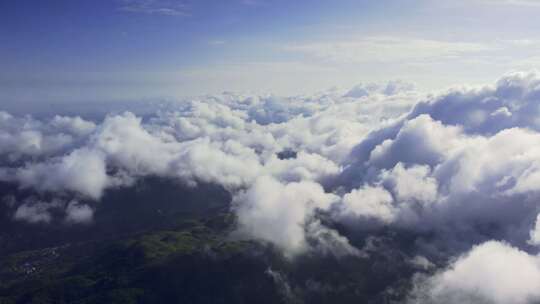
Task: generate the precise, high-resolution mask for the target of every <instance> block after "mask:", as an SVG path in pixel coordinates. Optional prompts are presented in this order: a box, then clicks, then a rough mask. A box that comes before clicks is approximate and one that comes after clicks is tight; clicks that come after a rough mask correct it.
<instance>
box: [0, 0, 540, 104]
mask: <svg viewBox="0 0 540 304" xmlns="http://www.w3.org/2000/svg"><path fill="white" fill-rule="evenodd" d="M539 13H540V1H535V0H467V1H459V0H457V1H450V0H448V1H447V0H431V1H426V0H417V1H413V0H382V1H363V0H357V1H353V0H335V1H330V0H311V1H304V0H297V1H286V0H275V1H272V0H221V1H218V0H213V1H212V0H92V1H90V0H47V1H43V0H5V1H1V2H0V20H1V21H0V65H1V67H2V68H1V70H0V102H2V101H27V100H30V101H40V100H44V101H54V100H65V101H71V100H73V101H94V100H116V99H123V100H126V99H141V98H157V97H176V96H186V95H198V94H205V93H217V92H221V91H225V90H231V91H249V92H255V93H276V94H282V95H283V94H303V93H311V92H315V91H321V90H324V89H327V88H330V87H333V86H341V87H350V86H352V85H355V84H357V83H360V82H380V81H386V80H392V79H403V80H407V81H411V82H415V83H416V84H417V86H418V87H420V88H423V89H426V90H432V89H440V88H445V87H448V86H451V85H453V84H480V83H489V82H492V81H493V80H495V79H497V78H498V77H500V76H501V74H503V73H505V72H509V71H512V70H523V69H527V70H529V69H534V68H536V67H538V66H539V65H540V55H537V54H539V53H538V51H540V22H539V19H538V18H537V16H538V14H539Z"/></svg>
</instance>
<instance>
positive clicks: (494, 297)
mask: <svg viewBox="0 0 540 304" xmlns="http://www.w3.org/2000/svg"><path fill="white" fill-rule="evenodd" d="M420 281H421V282H420V283H419V285H418V286H417V287H416V289H415V291H414V293H413V295H412V297H411V301H410V302H411V303H434V302H437V303H494V304H498V303H501V304H502V303H516V304H526V303H537V302H538V300H540V290H539V289H538V286H539V284H540V257H538V256H536V255H530V254H528V253H526V252H524V251H522V250H519V249H518V248H515V247H512V246H510V245H508V244H507V243H504V242H497V241H489V242H486V243H483V244H480V245H477V246H475V247H473V248H472V249H471V250H470V251H469V252H468V253H466V254H464V255H463V256H461V257H459V258H458V259H457V260H456V261H455V262H453V263H452V265H450V266H449V267H448V268H447V269H445V270H443V271H441V272H439V273H437V274H435V275H434V276H432V277H429V278H428V279H426V280H424V281H422V280H420Z"/></svg>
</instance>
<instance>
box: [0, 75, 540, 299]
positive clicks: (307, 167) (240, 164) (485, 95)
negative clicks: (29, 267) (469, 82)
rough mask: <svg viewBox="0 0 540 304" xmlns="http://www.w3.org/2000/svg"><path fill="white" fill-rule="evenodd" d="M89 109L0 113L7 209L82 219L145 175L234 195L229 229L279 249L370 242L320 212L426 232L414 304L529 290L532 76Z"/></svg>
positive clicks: (533, 224) (292, 251)
mask: <svg viewBox="0 0 540 304" xmlns="http://www.w3.org/2000/svg"><path fill="white" fill-rule="evenodd" d="M29 114H32V113H29ZM85 114H88V113H81V114H80V116H74V115H71V114H70V115H65V114H64V113H58V114H57V115H55V116H52V117H45V118H44V117H37V115H33V116H31V115H13V114H10V113H9V112H7V111H2V112H0V181H2V182H5V183H12V184H15V185H17V186H18V187H19V188H20V189H27V190H31V191H35V192H36V193H37V195H36V196H33V197H32V198H31V199H27V200H24V201H20V202H19V201H16V198H14V197H13V196H5V197H3V198H1V199H2V201H3V203H5V204H9V205H11V206H14V208H15V211H14V213H13V220H16V221H24V222H28V223H40V224H43V223H48V222H51V220H52V218H53V217H54V216H57V215H58V214H62V216H64V217H65V218H64V219H63V220H64V221H65V222H67V223H70V224H91V223H92V217H93V213H94V212H95V209H96V208H98V202H99V201H100V198H101V197H102V196H103V195H104V194H105V193H106V191H108V190H109V189H113V188H119V187H129V186H130V185H133V184H134V182H135V181H137V180H138V179H140V178H143V177H147V176H158V177H163V178H171V179H175V180H178V181H179V182H182V183H185V184H187V185H190V186H193V187H197V184H198V183H212V184H218V185H220V186H222V187H224V188H225V189H227V190H228V191H229V192H230V193H231V194H232V197H233V199H232V202H231V204H230V205H231V210H232V211H233V212H234V213H235V214H236V215H237V224H238V228H237V230H236V231H235V235H237V236H239V237H245V238H250V239H256V240H259V241H262V242H266V243H269V244H272V245H273V246H276V247H277V248H279V249H281V250H282V251H283V253H284V254H285V255H286V256H287V257H289V258H290V259H294V258H295V257H296V256H299V255H301V254H306V253H309V252H322V253H324V254H333V255H336V256H343V255H358V256H362V255H363V254H366V253H365V250H364V249H363V248H356V247H355V246H353V245H351V243H350V242H349V240H348V239H347V237H346V236H344V235H342V234H340V232H339V231H338V230H337V229H336V228H335V227H333V226H335V225H329V223H333V224H338V225H340V226H342V227H346V228H347V229H348V230H349V231H362V232H363V233H369V232H370V231H377V230H380V229H393V230H395V231H406V232H408V233H413V234H418V235H426V236H427V235H429V241H427V239H428V238H426V241H422V238H421V237H419V238H418V239H417V241H416V242H417V243H416V244H415V246H416V248H417V249H416V250H417V253H418V256H416V257H415V259H414V261H413V262H415V263H418V264H421V265H424V266H425V268H429V267H433V265H434V264H433V263H432V262H435V260H437V259H438V258H441V256H443V257H444V260H445V261H446V262H445V264H444V266H442V267H440V268H439V269H438V270H436V271H432V272H429V273H419V274H418V275H417V276H415V279H414V288H413V290H412V291H411V294H410V296H409V298H410V299H409V301H410V302H411V303H431V302H433V301H435V300H436V302H437V303H445V302H447V303H458V302H459V303H478V302H481V303H484V302H486V303H516V304H520V303H530V302H534V301H540V289H539V288H538V286H540V256H539V255H538V249H537V246H539V245H540V217H539V213H540V208H539V207H540V204H539V203H538V201H539V199H540V75H537V74H535V73H516V74H511V75H507V76H504V77H502V78H501V79H500V80H499V81H497V82H496V84H495V85H489V86H485V87H480V88H466V87H465V88H455V89H451V90H448V91H445V92H442V93H438V94H433V95H424V94H421V93H419V92H417V91H416V90H415V89H414V87H413V86H411V85H409V84H407V83H403V82H398V81H396V82H390V83H388V84H386V85H359V86H357V87H355V88H353V89H351V90H350V91H348V92H340V91H338V90H333V91H328V92H324V93H320V94H316V95H313V96H296V97H287V98H281V97H275V96H255V95H240V94H232V93H223V94H221V95H217V96H204V97H200V98H193V99H189V100H184V101H168V102H162V103H159V105H156V107H155V111H148V104H145V106H144V111H143V110H141V109H139V108H137V106H136V105H135V104H134V105H133V106H132V108H131V109H130V110H129V111H125V112H122V111H115V113H110V114H107V115H105V116H104V117H97V118H95V117H94V118H92V119H83V118H81V117H85ZM87 116H88V115H87ZM89 117H90V116H89ZM51 197H52V198H51ZM55 210H62V212H61V213H58V212H55ZM432 260H433V261H432Z"/></svg>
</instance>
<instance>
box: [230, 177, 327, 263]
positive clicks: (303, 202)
mask: <svg viewBox="0 0 540 304" xmlns="http://www.w3.org/2000/svg"><path fill="white" fill-rule="evenodd" d="M336 199H337V197H336V196H334V195H332V194H329V193H325V192H324V190H323V188H322V187H321V186H320V185H319V184H316V183H313V182H293V183H289V184H286V185H285V184H282V183H280V182H279V181H277V180H275V179H273V178H270V177H261V178H259V179H257V180H256V181H255V183H254V184H253V186H252V187H251V188H249V189H248V190H247V191H245V192H243V193H240V194H239V195H238V196H237V197H235V202H236V204H237V210H236V212H237V214H238V223H239V225H240V233H242V234H246V235H249V236H251V237H254V238H257V239H260V240H263V241H268V242H271V243H273V244H275V245H277V246H278V247H280V248H282V249H285V251H286V252H287V253H290V254H297V253H299V252H302V251H304V250H306V248H307V243H306V235H305V233H306V229H305V227H306V224H307V223H308V222H309V220H310V218H311V217H312V216H313V215H314V212H315V211H316V210H317V209H327V208H328V207H330V205H331V203H332V202H333V201H335V200H336Z"/></svg>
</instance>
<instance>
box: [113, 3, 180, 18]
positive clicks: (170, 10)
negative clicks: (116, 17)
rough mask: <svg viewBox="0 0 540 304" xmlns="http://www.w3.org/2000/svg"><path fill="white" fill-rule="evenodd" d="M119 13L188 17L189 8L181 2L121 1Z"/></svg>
mask: <svg viewBox="0 0 540 304" xmlns="http://www.w3.org/2000/svg"><path fill="white" fill-rule="evenodd" d="M121 3H122V6H121V7H120V8H119V9H120V10H121V11H125V12H131V13H143V14H151V15H167V16H188V15H189V7H188V5H187V4H186V3H185V2H184V1H181V0H121Z"/></svg>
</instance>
